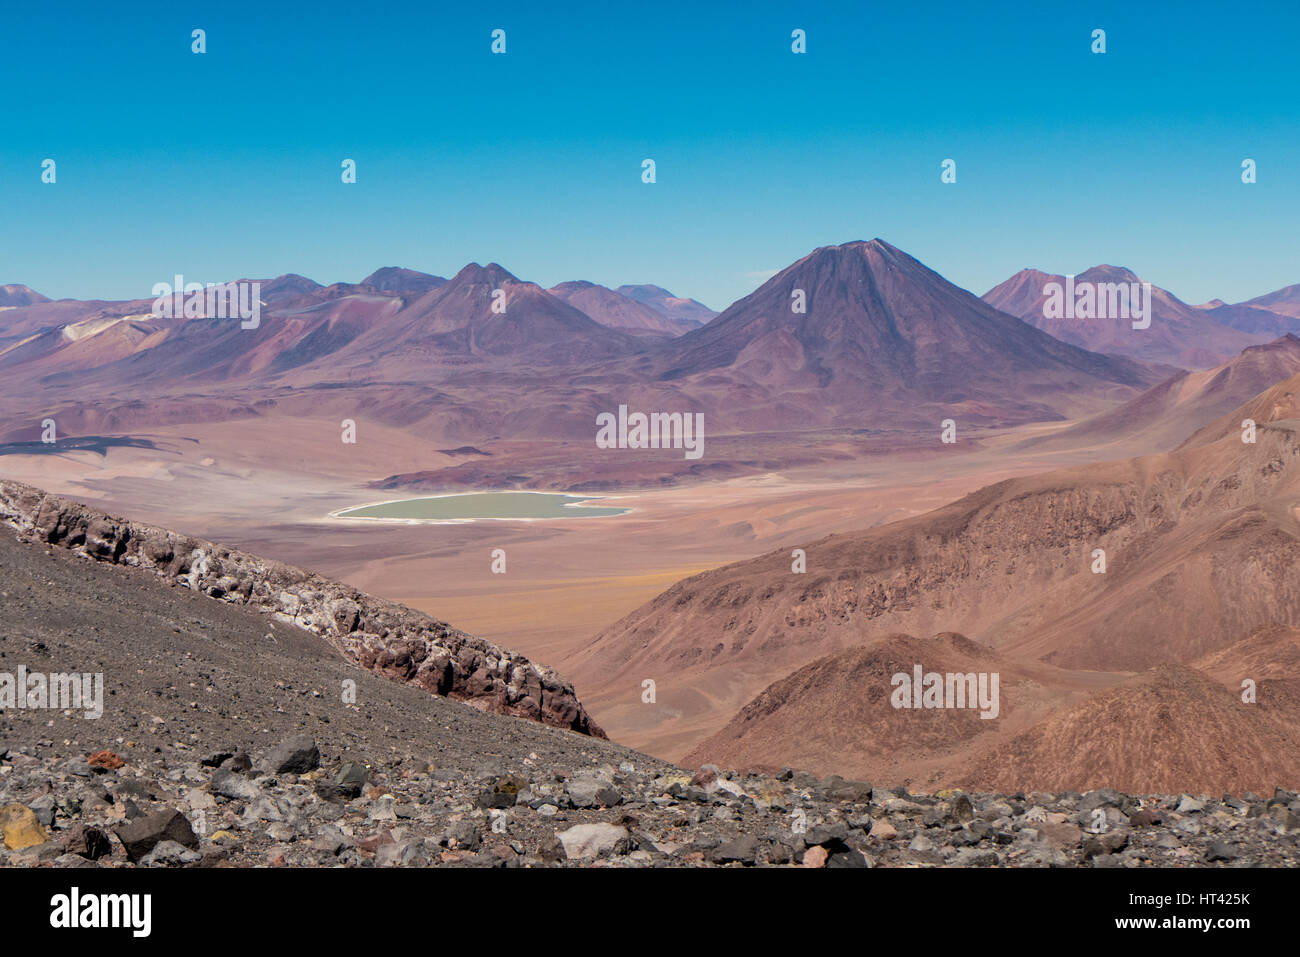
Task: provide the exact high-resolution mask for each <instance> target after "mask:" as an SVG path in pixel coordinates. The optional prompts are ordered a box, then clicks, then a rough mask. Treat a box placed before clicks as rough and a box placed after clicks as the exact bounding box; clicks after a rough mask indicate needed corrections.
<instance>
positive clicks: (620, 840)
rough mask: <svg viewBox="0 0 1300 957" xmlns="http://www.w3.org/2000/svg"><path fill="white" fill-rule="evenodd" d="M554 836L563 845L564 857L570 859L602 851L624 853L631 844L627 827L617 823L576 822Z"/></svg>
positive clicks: (590, 855) (594, 855) (585, 856)
mask: <svg viewBox="0 0 1300 957" xmlns="http://www.w3.org/2000/svg"><path fill="white" fill-rule="evenodd" d="M556 837H558V838H559V839H560V843H561V844H563V845H564V855H565V857H567V858H568V859H569V860H571V861H572V860H576V859H580V858H587V857H597V856H599V855H600V854H602V853H610V854H625V853H627V851H628V850H629V849H630V845H631V835H630V834H628V832H627V828H625V827H619V826H618V825H617V824H577V825H574V826H573V827H571V828H569V829H568V830H566V831H560V832H559V833H558V834H557V835H556Z"/></svg>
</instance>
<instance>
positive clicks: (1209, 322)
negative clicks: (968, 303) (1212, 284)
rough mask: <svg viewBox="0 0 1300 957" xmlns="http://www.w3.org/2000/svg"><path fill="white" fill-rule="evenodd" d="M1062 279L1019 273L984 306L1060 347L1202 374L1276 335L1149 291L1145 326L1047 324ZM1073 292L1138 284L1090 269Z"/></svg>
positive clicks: (1121, 274)
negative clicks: (1053, 290) (1052, 294)
mask: <svg viewBox="0 0 1300 957" xmlns="http://www.w3.org/2000/svg"><path fill="white" fill-rule="evenodd" d="M1065 278H1066V277H1065V276H1058V275H1052V274H1050V273H1044V272H1040V271H1038V270H1036V269H1024V270H1021V271H1020V272H1018V273H1016V275H1014V276H1012V277H1011V278H1010V279H1007V280H1006V281H1005V282H1002V283H1000V284H999V285H997V286H994V287H993V288H992V289H990V290H989V291H988V292H986V293H985V294H984V296H983V299H984V301H985V302H987V303H989V304H990V305H992V306H994V307H996V308H998V309H1001V310H1002V311H1003V312H1008V313H1010V314H1011V315H1014V316H1018V317H1019V318H1021V319H1023V320H1024V321H1025V322H1027V323H1029V324H1030V325H1032V326H1035V327H1036V328H1039V329H1042V330H1043V331H1044V332H1049V333H1051V334H1052V335H1053V336H1056V337H1057V338H1058V339H1061V340H1062V341H1064V342H1070V343H1074V344H1075V345H1077V346H1080V347H1082V348H1084V349H1090V350H1092V351H1094V352H1104V353H1107V354H1111V355H1120V356H1127V357H1129V358H1131V359H1138V360H1142V361H1146V362H1164V363H1170V364H1172V365H1175V366H1181V367H1183V368H1185V369H1204V368H1207V367H1209V366H1213V365H1217V364H1219V363H1220V362H1223V361H1224V360H1226V359H1228V358H1229V357H1231V356H1234V355H1236V354H1237V353H1238V352H1240V351H1241V350H1242V349H1244V348H1246V346H1249V345H1251V344H1253V343H1257V342H1262V341H1264V340H1265V339H1266V338H1271V336H1273V335H1277V333H1276V332H1273V333H1271V335H1270V334H1269V333H1259V332H1255V333H1248V332H1243V331H1241V330H1240V329H1234V328H1232V327H1231V326H1229V325H1225V324H1224V323H1222V322H1219V321H1218V320H1217V319H1216V318H1215V314H1214V312H1213V311H1212V310H1209V311H1207V310H1204V309H1197V308H1196V307H1195V306H1189V305H1188V304H1187V303H1185V302H1183V301H1182V300H1181V299H1179V298H1178V297H1177V296H1175V295H1174V294H1173V293H1171V292H1168V291H1166V290H1164V289H1161V288H1160V287H1159V286H1155V285H1153V286H1152V287H1151V300H1152V309H1151V311H1152V315H1151V325H1150V327H1149V328H1145V329H1134V328H1133V320H1132V319H1125V318H1119V317H1116V316H1111V317H1109V318H1088V319H1084V318H1067V317H1066V316H1064V315H1062V316H1059V317H1055V318H1051V317H1048V316H1047V315H1046V313H1045V308H1044V306H1045V304H1046V302H1047V299H1048V296H1047V293H1046V292H1045V287H1046V286H1047V284H1048V283H1058V284H1060V285H1061V286H1064V284H1065ZM1074 281H1075V285H1076V287H1079V286H1080V285H1081V284H1084V283H1091V284H1094V286H1095V285H1107V284H1120V285H1128V284H1131V283H1141V282H1142V279H1141V278H1140V277H1139V276H1137V275H1136V274H1135V273H1134V272H1133V271H1132V270H1129V269H1125V268H1124V267H1122V266H1105V265H1103V266H1093V267H1092V268H1091V269H1087V270H1084V271H1083V272H1081V273H1079V274H1078V275H1077V276H1075V277H1074Z"/></svg>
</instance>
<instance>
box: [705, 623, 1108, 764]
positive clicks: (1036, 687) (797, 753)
mask: <svg viewBox="0 0 1300 957" xmlns="http://www.w3.org/2000/svg"><path fill="white" fill-rule="evenodd" d="M916 665H921V666H922V669H923V671H924V672H937V673H940V674H945V675H946V674H947V673H962V674H966V673H976V674H977V675H978V674H979V673H984V674H990V673H994V672H996V673H997V674H998V675H999V679H998V686H997V704H998V708H997V710H996V717H993V718H982V717H980V709H979V708H978V707H974V706H972V705H971V702H970V701H969V700H968V701H967V702H966V704H967V706H966V707H964V708H940V709H929V708H921V709H916V708H910V707H904V708H896V707H894V705H893V700H894V695H895V693H896V686H895V684H894V682H893V681H892V677H893V676H894V675H896V674H904V675H907V676H909V677H911V676H912V675H913V669H914V666H916ZM985 687H986V689H987V690H988V691H990V692H991V691H992V686H991V685H988V684H986V686H985ZM1086 687H1087V684H1086V682H1080V681H1077V680H1074V679H1072V678H1071V677H1070V676H1069V675H1067V674H1065V673H1063V672H1057V671H1056V670H1055V669H1052V668H1049V667H1044V666H1041V665H1038V666H1022V665H1016V664H1012V663H1010V662H1008V661H1007V660H1006V659H1005V658H1003V657H1001V656H999V655H998V654H996V653H995V652H994V651H993V650H992V649H990V648H987V647H984V646H981V645H978V644H976V643H975V642H973V641H971V640H970V639H968V638H965V637H963V636H962V635H957V634H941V635H936V636H934V637H933V638H930V639H928V640H918V639H916V638H912V637H910V636H908V635H901V634H899V635H890V636H888V637H885V638H882V639H879V640H877V641H874V642H871V643H868V644H865V645H861V646H858V647H854V648H848V649H846V650H844V651H840V652H837V653H836V654H833V655H827V656H825V657H823V658H819V659H817V660H816V661H814V662H812V663H811V664H808V665H805V666H804V667H803V668H800V669H799V670H798V671H796V672H794V673H793V674H791V675H789V676H787V677H785V678H782V679H780V680H778V681H776V682H774V683H773V684H772V685H770V686H769V687H768V688H766V689H765V690H764V691H763V692H762V693H761V694H759V695H758V696H757V697H756V698H754V700H753V701H751V702H750V703H749V704H747V705H745V707H743V708H742V709H741V710H740V711H739V713H737V714H736V716H735V717H734V718H732V720H731V721H730V722H729V723H728V724H727V725H726V726H725V727H724V728H722V729H721V730H720V731H719V732H718V733H717V734H715V735H713V736H712V737H710V738H709V739H708V740H707V741H705V742H703V743H702V744H700V745H699V746H698V747H696V748H695V749H694V750H692V751H691V752H690V753H689V754H688V755H687V756H686V758H685V763H686V764H687V765H688V766H691V767H695V766H698V765H701V764H706V763H714V764H719V765H721V766H725V767H733V768H749V767H754V768H765V769H779V768H781V767H783V766H787V767H799V768H807V769H809V770H814V771H816V772H817V773H829V772H830V771H834V772H835V773H838V774H841V775H846V776H853V777H860V778H861V779H862V780H867V781H872V782H873V783H880V784H884V783H885V782H889V783H890V784H891V785H893V784H902V783H904V782H914V783H915V782H926V783H927V784H934V783H936V782H938V781H941V780H942V774H941V772H942V771H943V769H944V768H948V767H951V766H952V765H953V764H954V763H958V762H960V761H961V760H962V759H963V758H964V757H965V756H967V755H969V754H970V753H971V752H972V751H974V750H978V749H982V748H986V747H988V746H989V744H990V742H991V741H997V740H1002V739H1004V738H1006V737H1009V735H1010V734H1011V733H1012V732H1011V731H1009V730H1008V729H1024V728H1028V727H1030V726H1032V725H1033V724H1034V722H1036V721H1038V720H1040V719H1041V718H1042V717H1043V716H1044V715H1045V714H1046V713H1047V712H1048V711H1049V710H1050V708H1051V707H1053V706H1054V705H1055V704H1057V703H1058V702H1059V701H1061V700H1063V699H1065V700H1069V699H1071V698H1072V697H1074V696H1077V695H1078V694H1080V693H1082V690H1083V689H1084V688H1086ZM964 690H965V686H963V691H964ZM977 690H978V688H977ZM903 700H910V699H907V697H906V696H905V695H904V696H903ZM987 700H991V697H990V698H989V699H986V701H987ZM975 704H978V702H975ZM986 710H988V712H989V713H991V714H992V713H995V712H994V711H993V710H992V709H986Z"/></svg>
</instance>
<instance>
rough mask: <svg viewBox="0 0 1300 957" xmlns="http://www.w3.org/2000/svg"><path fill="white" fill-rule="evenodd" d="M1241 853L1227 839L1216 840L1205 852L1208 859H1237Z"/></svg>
mask: <svg viewBox="0 0 1300 957" xmlns="http://www.w3.org/2000/svg"><path fill="white" fill-rule="evenodd" d="M1239 857H1241V855H1240V854H1239V853H1238V852H1237V849H1236V848H1234V847H1232V845H1230V844H1228V842H1227V841H1215V842H1214V843H1213V844H1211V845H1210V848H1209V850H1207V851H1206V852H1205V859H1206V860H1207V861H1235V860H1236V859H1237V858H1239Z"/></svg>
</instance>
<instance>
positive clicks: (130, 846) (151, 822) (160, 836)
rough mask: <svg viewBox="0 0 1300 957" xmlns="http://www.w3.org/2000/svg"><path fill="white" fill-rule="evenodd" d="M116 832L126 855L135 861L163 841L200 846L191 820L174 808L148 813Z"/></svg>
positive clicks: (190, 846) (185, 845) (187, 845)
mask: <svg viewBox="0 0 1300 957" xmlns="http://www.w3.org/2000/svg"><path fill="white" fill-rule="evenodd" d="M114 833H116V834H117V839H118V840H119V841H121V842H122V846H123V847H124V848H125V849H126V856H127V857H129V858H130V859H131V860H133V861H138V860H140V859H141V858H143V857H144V856H145V855H146V854H148V853H149V852H150V851H151V850H153V849H154V847H155V846H157V845H158V844H159V843H160V842H162V841H175V842H176V843H177V844H180V845H182V846H184V847H189V848H195V847H198V846H199V839H198V837H196V836H195V834H194V829H193V828H192V827H190V822H189V820H188V819H187V818H186V817H185V815H184V814H182V813H181V812H180V811H177V810H174V809H172V810H165V811H158V812H157V813H155V814H149V815H146V816H145V817H142V818H140V819H139V820H136V821H131V822H130V823H128V824H124V825H122V826H121V827H119V828H117V829H116V830H115V832H114Z"/></svg>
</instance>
